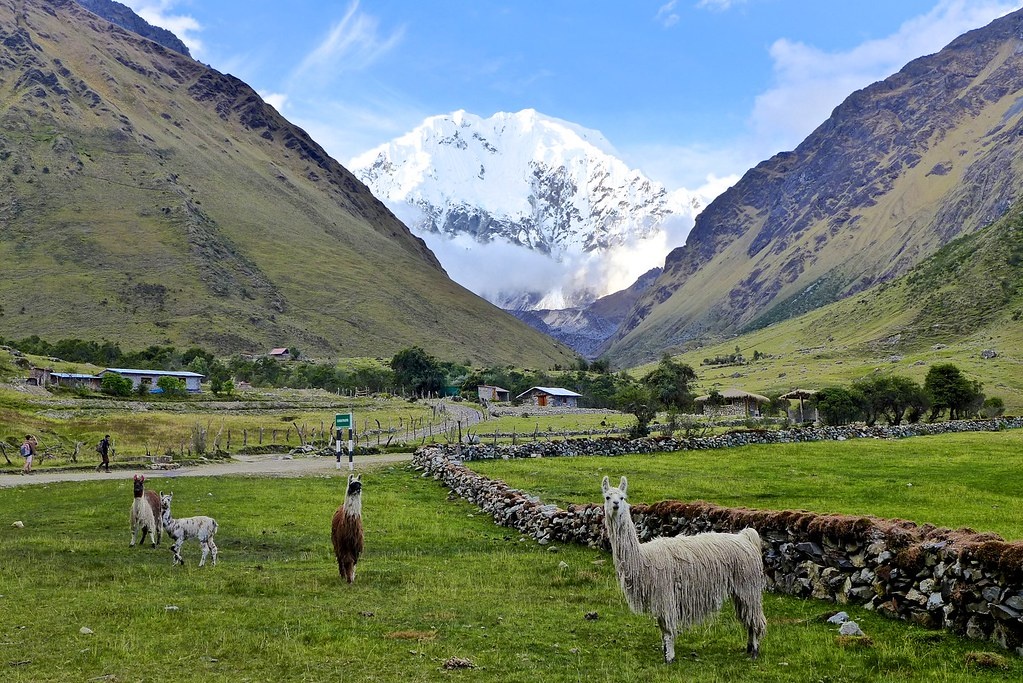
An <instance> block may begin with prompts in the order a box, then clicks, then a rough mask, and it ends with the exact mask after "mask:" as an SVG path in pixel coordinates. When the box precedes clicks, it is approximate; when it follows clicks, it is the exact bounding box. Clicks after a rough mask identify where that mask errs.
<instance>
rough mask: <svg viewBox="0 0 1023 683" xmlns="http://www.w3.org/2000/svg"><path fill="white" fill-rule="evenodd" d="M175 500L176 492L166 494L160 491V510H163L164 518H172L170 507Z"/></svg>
mask: <svg viewBox="0 0 1023 683" xmlns="http://www.w3.org/2000/svg"><path fill="white" fill-rule="evenodd" d="M173 498H174V492H173V491H171V492H170V493H164V492H163V491H160V508H161V509H162V510H163V516H164V517H170V513H171V511H170V506H171V500H172V499H173Z"/></svg>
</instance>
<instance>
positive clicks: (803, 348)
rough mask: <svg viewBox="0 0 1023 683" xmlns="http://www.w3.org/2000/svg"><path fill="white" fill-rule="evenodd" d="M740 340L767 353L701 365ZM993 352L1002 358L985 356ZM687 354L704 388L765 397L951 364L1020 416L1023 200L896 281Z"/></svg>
mask: <svg viewBox="0 0 1023 683" xmlns="http://www.w3.org/2000/svg"><path fill="white" fill-rule="evenodd" d="M736 346H738V347H739V349H740V350H741V352H742V353H743V355H744V356H745V357H746V358H747V359H749V358H752V357H753V355H754V352H755V351H759V352H760V354H764V355H765V356H766V357H765V358H763V359H762V360H758V361H755V362H751V363H750V364H748V365H739V366H735V365H732V366H719V367H708V366H701V362H702V360H703V359H705V358H714V357H716V356H725V355H728V354H730V353H733V352H734V350H735V347H736ZM991 351H994V352H995V355H994V357H985V356H989V355H990V353H985V352H991ZM681 358H682V359H683V360H685V361H686V362H688V363H690V364H691V365H692V366H693V367H694V368H696V369H697V372H698V374H699V376H700V380H701V384H702V385H703V388H705V389H710V388H713V387H718V388H728V387H737V388H742V389H746V390H750V391H756V392H758V393H770V392H777V393H784V392H786V391H789V390H791V389H795V388H805V389H820V388H822V387H825V386H829V385H837V384H848V383H849V382H852V381H853V380H856V379H859V378H861V377H865V376H867V375H869V374H872V373H875V372H883V373H894V374H900V375H905V376H908V377H913V378H914V379H917V380H918V381H922V380H923V378H924V375H926V373H927V369H928V368H929V367H930V366H931V365H932V364H934V363H938V362H952V363H955V364H957V365H958V366H959V367H960V368H962V369H963V370H964V371H965V372H966V373H967V374H969V375H970V376H971V377H974V378H976V379H979V380H980V381H981V382H983V384H984V391H985V393H986V394H988V395H989V396H999V397H1001V398H1002V399H1003V400H1005V402H1006V404H1007V406H1008V409H1009V410H1010V411H1011V412H1013V413H1015V414H1019V413H1020V412H1021V411H1023V202H1020V203H1017V204H1016V205H1014V206H1013V207H1012V209H1011V210H1010V211H1009V212H1008V213H1007V214H1006V216H1005V217H1004V218H1003V219H1002V220H1000V221H998V222H996V223H995V224H993V225H991V226H989V227H987V228H984V229H982V230H980V231H978V232H976V233H973V234H971V235H967V236H964V237H961V238H959V239H957V240H954V241H953V242H951V243H949V244H948V245H946V246H945V247H943V248H942V249H940V250H939V251H938V252H937V253H935V254H934V255H932V256H931V257H929V258H927V259H926V260H924V261H923V262H922V263H921V264H919V265H918V266H916V267H915V268H913V269H912V270H911V271H910V272H909V273H907V274H906V275H904V276H902V277H900V278H898V279H896V280H894V281H892V282H890V283H884V284H880V285H876V286H874V287H872V288H871V289H868V290H867V291H865V292H861V293H859V294H857V295H855V296H852V297H849V298H846V299H843V300H842V301H838V302H835V303H832V304H830V305H827V306H824V307H821V308H819V309H817V310H814V311H812V312H810V313H807V314H804V315H802V316H799V317H796V318H791V319H788V320H785V321H782V322H778V323H775V324H772V325H769V326H767V327H764V328H760V329H757V330H755V331H752V332H749V333H747V334H744V335H740V336H738V337H735V338H732V339H729V340H728V341H726V342H721V343H718V344H715V345H709V346H705V347H701V348H697V349H692V350H690V351H687V352H686V353H684V354H682V356H681ZM649 367H652V366H649ZM647 369H648V368H639V369H638V370H637V372H643V371H645V370H647Z"/></svg>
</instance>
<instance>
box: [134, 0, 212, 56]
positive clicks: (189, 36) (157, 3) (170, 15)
mask: <svg viewBox="0 0 1023 683" xmlns="http://www.w3.org/2000/svg"><path fill="white" fill-rule="evenodd" d="M124 2H125V4H126V5H128V7H130V8H131V9H132V11H134V12H135V14H137V15H139V16H140V17H142V18H143V19H145V20H146V21H148V22H149V23H150V24H152V25H153V26H159V27H160V28H165V29H167V30H168V31H170V32H171V33H173V34H174V35H176V36H177V37H178V38H180V39H181V42H183V43H184V44H185V46H186V47H188V50H189V52H191V53H192V56H193V57H195V56H197V55H201V54H202V51H203V44H202V41H201V40H200V39H199V37H198V36H197V35H195V34H196V33H198V32H199V31H202V26H201V25H200V24H199V22H198V21H197V20H196V19H195V18H194V17H191V16H189V15H187V14H177V13H175V12H174V7H175V5H177V4H178V0H124Z"/></svg>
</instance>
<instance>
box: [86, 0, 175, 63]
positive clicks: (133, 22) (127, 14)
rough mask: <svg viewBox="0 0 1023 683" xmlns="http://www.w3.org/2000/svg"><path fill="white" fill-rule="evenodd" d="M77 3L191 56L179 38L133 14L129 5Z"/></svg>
mask: <svg viewBox="0 0 1023 683" xmlns="http://www.w3.org/2000/svg"><path fill="white" fill-rule="evenodd" d="M75 2H77V3H78V4H79V5H81V6H82V7H84V8H85V9H87V10H89V11H90V12H92V13H93V14H95V15H96V16H98V17H102V18H104V19H106V20H107V21H109V22H111V23H113V24H117V25H118V26H120V27H121V28H124V29H127V30H129V31H131V32H132V33H137V34H139V35H140V36H142V37H143V38H149V39H150V40H152V41H153V42H154V43H159V44H160V45H163V46H164V47H166V48H169V49H171V50H174V51H175V52H180V53H181V54H183V55H185V56H187V57H191V56H192V55H191V53H189V51H188V47H187V46H186V45H185V44H184V43H183V42H181V39H180V38H178V37H177V36H176V35H174V34H173V33H171V32H170V31H168V30H167V29H165V28H162V27H160V26H153V25H152V24H150V23H149V22H148V21H146V20H145V19H143V18H142V17H140V16H139V15H137V14H135V13H134V12H133V11H132V10H131V8H130V7H128V6H126V5H122V4H121V3H119V2H114V0H75Z"/></svg>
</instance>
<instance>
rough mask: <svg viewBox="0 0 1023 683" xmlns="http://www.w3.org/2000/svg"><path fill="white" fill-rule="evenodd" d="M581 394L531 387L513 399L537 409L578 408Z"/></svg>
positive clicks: (554, 388)
mask: <svg viewBox="0 0 1023 683" xmlns="http://www.w3.org/2000/svg"><path fill="white" fill-rule="evenodd" d="M582 397H583V395H582V394H577V393H575V392H574V391H569V390H568V389H562V388H561V387H533V388H531V389H529V390H528V391H523V392H522V393H521V394H519V395H518V396H516V397H515V398H517V399H519V400H520V401H522V402H523V403H532V404H533V405H534V406H536V407H537V408H578V407H579V399H580V398H582Z"/></svg>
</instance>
